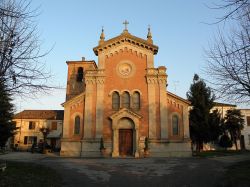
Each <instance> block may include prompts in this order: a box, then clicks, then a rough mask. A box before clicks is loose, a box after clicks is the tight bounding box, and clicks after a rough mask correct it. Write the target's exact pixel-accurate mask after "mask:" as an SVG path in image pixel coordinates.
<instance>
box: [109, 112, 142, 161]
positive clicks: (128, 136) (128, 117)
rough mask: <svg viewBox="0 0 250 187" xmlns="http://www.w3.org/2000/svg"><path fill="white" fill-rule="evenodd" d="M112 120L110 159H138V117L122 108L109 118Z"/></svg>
mask: <svg viewBox="0 0 250 187" xmlns="http://www.w3.org/2000/svg"><path fill="white" fill-rule="evenodd" d="M110 118H111V119H112V130H113V138H112V141H113V142H112V144H113V147H112V149H113V150H112V157H119V156H127V155H132V156H135V157H139V120H140V118H141V116H140V115H138V114H136V113H134V112H133V111H130V110H128V109H126V108H123V109H121V110H119V111H117V112H116V113H114V114H113V115H111V116H110Z"/></svg>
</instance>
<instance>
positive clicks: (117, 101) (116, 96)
mask: <svg viewBox="0 0 250 187" xmlns="http://www.w3.org/2000/svg"><path fill="white" fill-rule="evenodd" d="M119 108H120V96H119V93H118V92H114V93H113V94H112V109H113V110H119Z"/></svg>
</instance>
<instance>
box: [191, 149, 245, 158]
mask: <svg viewBox="0 0 250 187" xmlns="http://www.w3.org/2000/svg"><path fill="white" fill-rule="evenodd" d="M246 153H250V152H249V151H235V150H220V151H219V150H216V151H203V152H200V153H196V155H195V156H198V157H214V156H230V155H238V154H246Z"/></svg>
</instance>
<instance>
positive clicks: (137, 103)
mask: <svg viewBox="0 0 250 187" xmlns="http://www.w3.org/2000/svg"><path fill="white" fill-rule="evenodd" d="M132 102H133V108H134V109H135V110H139V109H140V93H139V92H134V93H133V96H132Z"/></svg>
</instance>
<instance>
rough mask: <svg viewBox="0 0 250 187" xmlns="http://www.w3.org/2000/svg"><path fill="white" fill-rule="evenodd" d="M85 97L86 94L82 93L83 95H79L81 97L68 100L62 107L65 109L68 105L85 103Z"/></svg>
mask: <svg viewBox="0 0 250 187" xmlns="http://www.w3.org/2000/svg"><path fill="white" fill-rule="evenodd" d="M84 96H85V92H83V93H81V94H79V95H77V96H75V97H73V98H71V99H70V100H68V101H66V102H64V103H62V104H61V105H62V106H63V107H65V106H67V105H72V104H74V103H77V102H79V101H83V99H84Z"/></svg>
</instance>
